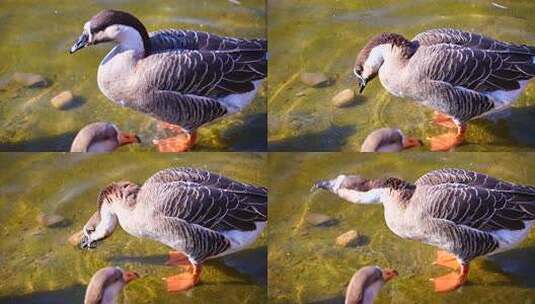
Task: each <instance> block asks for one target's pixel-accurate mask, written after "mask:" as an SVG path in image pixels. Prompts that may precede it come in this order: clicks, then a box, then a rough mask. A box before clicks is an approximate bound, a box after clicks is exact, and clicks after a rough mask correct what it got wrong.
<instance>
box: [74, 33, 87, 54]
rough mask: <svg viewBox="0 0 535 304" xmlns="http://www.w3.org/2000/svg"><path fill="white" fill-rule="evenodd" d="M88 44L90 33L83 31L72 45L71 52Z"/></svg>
mask: <svg viewBox="0 0 535 304" xmlns="http://www.w3.org/2000/svg"><path fill="white" fill-rule="evenodd" d="M88 44H89V35H87V34H85V33H83V34H82V35H80V37H78V40H76V42H75V43H74V45H73V46H72V47H71V49H70V53H71V54H72V53H74V52H76V51H78V50H79V49H82V48H84V47H86V46H87V45H88Z"/></svg>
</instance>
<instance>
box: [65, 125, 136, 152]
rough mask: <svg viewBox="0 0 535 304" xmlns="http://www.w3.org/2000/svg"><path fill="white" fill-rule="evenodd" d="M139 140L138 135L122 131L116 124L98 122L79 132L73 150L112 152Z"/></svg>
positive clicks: (73, 143)
mask: <svg viewBox="0 0 535 304" xmlns="http://www.w3.org/2000/svg"><path fill="white" fill-rule="evenodd" d="M139 142H141V140H140V139H139V137H138V136H137V135H135V134H132V133H125V132H121V131H120V130H119V129H118V128H117V127H116V126H115V125H114V124H111V123H107V122H96V123H92V124H90V125H87V126H85V127H83V128H82V129H81V130H80V132H78V134H77V135H76V137H75V138H74V141H73V142H72V146H71V152H112V151H113V150H115V149H117V148H119V147H120V146H123V145H127V144H131V143H139Z"/></svg>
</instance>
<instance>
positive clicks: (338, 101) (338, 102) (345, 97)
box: [331, 89, 355, 108]
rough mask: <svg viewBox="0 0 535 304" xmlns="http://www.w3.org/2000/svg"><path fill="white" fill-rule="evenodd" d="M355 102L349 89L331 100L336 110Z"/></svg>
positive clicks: (352, 92) (353, 93) (353, 95)
mask: <svg viewBox="0 0 535 304" xmlns="http://www.w3.org/2000/svg"><path fill="white" fill-rule="evenodd" d="M354 100H355V92H354V91H353V90H351V89H345V90H343V91H341V92H339V93H338V94H336V95H335V96H334V97H333V98H332V99H331V101H332V103H333V104H334V105H335V106H336V107H337V108H343V107H347V106H350V105H352V104H353V101H354Z"/></svg>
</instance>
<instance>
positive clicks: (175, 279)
mask: <svg viewBox="0 0 535 304" xmlns="http://www.w3.org/2000/svg"><path fill="white" fill-rule="evenodd" d="M200 278H201V266H200V265H197V266H195V265H194V266H193V271H192V272H185V273H181V274H178V275H175V276H172V277H168V278H164V280H165V282H166V283H167V291H169V292H180V291H185V290H188V289H191V288H193V287H194V286H195V285H197V284H198V283H199V281H200Z"/></svg>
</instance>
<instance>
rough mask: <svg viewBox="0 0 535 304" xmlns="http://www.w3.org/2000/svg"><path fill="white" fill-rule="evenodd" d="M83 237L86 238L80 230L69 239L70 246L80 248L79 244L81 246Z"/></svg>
mask: <svg viewBox="0 0 535 304" xmlns="http://www.w3.org/2000/svg"><path fill="white" fill-rule="evenodd" d="M83 237H84V231H83V230H80V231H78V232H76V233H74V234H73V235H71V236H70V237H69V244H71V245H73V246H78V244H80V241H81V240H82V238H83Z"/></svg>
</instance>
